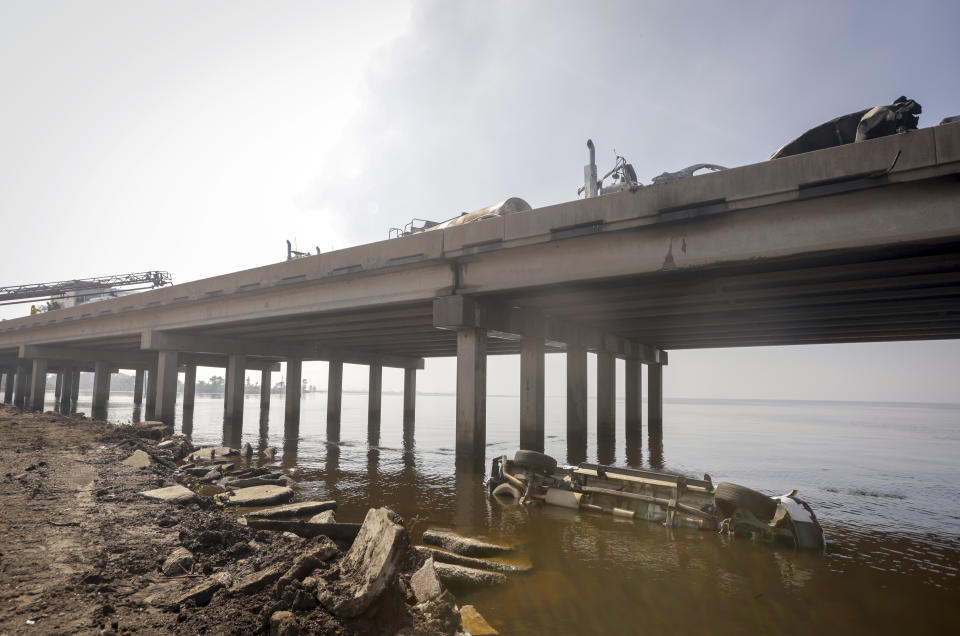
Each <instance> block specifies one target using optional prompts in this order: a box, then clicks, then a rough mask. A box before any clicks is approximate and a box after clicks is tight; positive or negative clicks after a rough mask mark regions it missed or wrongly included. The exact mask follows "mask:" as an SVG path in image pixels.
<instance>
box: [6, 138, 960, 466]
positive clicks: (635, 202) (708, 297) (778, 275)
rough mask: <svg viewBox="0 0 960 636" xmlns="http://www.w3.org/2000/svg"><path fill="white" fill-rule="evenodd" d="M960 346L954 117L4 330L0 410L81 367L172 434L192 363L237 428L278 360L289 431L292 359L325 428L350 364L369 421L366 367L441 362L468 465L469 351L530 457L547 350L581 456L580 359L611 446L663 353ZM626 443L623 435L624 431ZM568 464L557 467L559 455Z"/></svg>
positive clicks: (293, 427)
mask: <svg viewBox="0 0 960 636" xmlns="http://www.w3.org/2000/svg"><path fill="white" fill-rule="evenodd" d="M957 337H960V123H954V124H947V125H942V126H937V127H933V128H927V129H923V130H919V131H914V132H910V133H906V134H901V135H894V136H890V137H885V138H882V139H876V140H872V141H868V142H863V143H859V144H850V145H846V146H840V147H836V148H831V149H827V150H822V151H817V152H812V153H807V154H803V155H797V156H794V157H788V158H784V159H778V160H775V161H768V162H764V163H759V164H755V165H750V166H744V167H741V168H735V169H731V170H727V171H723V172H716V173H712V174H707V175H703V176H698V177H693V178H690V179H686V180H683V181H679V182H675V183H670V184H665V185H658V186H651V187H642V188H638V189H636V190H634V191H627V192H621V193H617V194H611V195H607V196H602V197H598V198H592V199H586V200H578V201H573V202H570V203H564V204H560V205H555V206H550V207H546V208H541V209H538V210H533V211H529V212H522V213H516V214H513V215H509V216H504V217H500V218H494V219H489V220H484V221H481V222H477V223H472V224H468V225H463V226H458V227H451V228H447V229H444V230H441V231H435V232H426V233H421V234H415V235H411V236H408V237H404V238H399V239H393V240H389V241H384V242H379V243H372V244H368V245H362V246H358V247H354V248H350V249H344V250H339V251H336V252H331V253H328V254H322V255H317V256H311V257H309V258H303V259H299V260H295V261H289V262H284V263H278V264H275V265H268V266H265V267H259V268H256V269H251V270H246V271H241V272H236V273H232V274H227V275H224V276H218V277H214V278H209V279H205V280H199V281H196V282H192V283H186V284H182V285H176V286H172V287H167V288H163V289H158V290H155V291H150V292H146V293H141V294H137V295H132V296H127V297H123V298H117V299H114V300H109V301H103V302H97V303H92V304H86V305H80V306H77V307H73V308H69V309H62V310H57V311H53V312H49V313H45V314H39V315H36V316H30V317H25V318H20V319H16V320H9V321H4V322H2V323H0V368H2V369H3V371H4V376H5V383H4V399H5V401H7V402H11V401H12V402H14V403H16V404H18V405H21V406H26V407H28V408H34V409H39V408H43V399H44V397H43V396H44V391H45V387H46V382H47V373H52V372H56V373H57V374H58V375H57V378H58V380H57V381H58V384H59V385H61V386H62V390H61V391H60V392H59V393H58V395H59V396H60V398H59V399H60V401H61V405H62V406H63V407H66V408H69V404H70V401H71V400H75V399H76V387H77V382H78V378H79V373H80V372H81V371H91V370H92V371H93V373H94V399H93V406H94V412H95V413H98V412H102V411H103V410H104V408H105V406H106V403H107V400H108V398H109V378H110V372H111V371H113V370H115V369H118V368H124V369H136V370H137V387H138V390H137V395H136V396H135V400H134V401H135V403H138V404H139V403H140V401H141V400H142V399H143V398H142V387H143V378H144V371H146V372H147V373H146V377H147V382H146V386H147V389H146V404H145V411H146V416H147V417H148V418H150V419H153V418H156V419H161V420H163V421H164V422H167V423H170V424H172V423H173V418H174V407H175V404H176V399H177V379H178V371H180V370H181V369H182V370H184V372H185V391H184V394H183V408H184V410H185V411H189V410H190V409H191V408H192V404H193V389H194V381H195V374H196V367H197V366H198V365H200V366H220V367H224V368H225V369H226V395H225V402H226V405H225V428H224V431H225V437H226V441H228V442H233V443H237V442H238V440H239V435H240V430H241V427H242V406H243V389H244V379H245V373H246V371H248V370H251V369H256V370H260V371H261V372H262V373H263V378H262V381H261V387H263V388H264V392H263V394H262V398H261V399H262V402H263V403H264V404H268V403H269V399H270V394H269V387H270V386H271V383H272V382H271V373H272V372H273V371H276V370H277V369H278V368H279V367H278V366H277V363H278V362H280V361H285V362H286V400H285V404H286V409H285V411H286V424H285V426H286V434H287V435H288V436H296V435H297V433H298V425H299V405H300V394H299V392H300V384H301V382H300V374H301V364H302V362H303V361H305V360H326V361H329V363H330V373H329V386H328V390H329V394H328V414H327V417H328V422H327V426H328V433H329V434H330V435H331V436H334V435H338V433H339V422H340V404H341V395H342V378H343V375H342V373H343V363H345V362H346V363H358V364H365V365H369V369H370V397H369V422H370V427H371V429H372V430H373V429H376V430H379V429H378V427H379V421H380V387H381V376H382V368H383V367H385V366H386V367H399V368H403V369H404V370H405V376H404V377H405V388H404V402H403V403H404V426H405V427H410V432H411V433H412V427H413V420H414V409H415V393H416V371H417V370H418V369H422V368H423V365H424V360H423V359H424V358H427V357H437V356H456V357H457V414H456V427H457V434H456V439H457V452H458V455H461V456H466V457H478V456H479V457H482V456H483V451H484V444H485V403H486V360H487V356H488V355H491V354H516V353H519V354H520V356H521V386H520V387H519V389H520V395H521V400H520V402H521V407H520V413H519V414H518V415H519V418H518V420H519V426H520V431H521V444H522V446H523V447H525V448H531V449H542V448H543V443H544V428H543V419H544V408H543V403H544V355H545V353H547V352H565V353H566V360H567V435H568V444H570V445H571V447H572V448H578V447H581V446H582V448H583V451H584V454H585V449H586V436H587V433H586V428H587V374H586V368H587V353H588V352H593V353H595V354H596V355H597V368H598V373H597V385H598V387H597V389H598V390H597V394H598V399H597V432H598V436H599V437H600V438H603V439H612V436H613V434H614V412H615V411H614V386H615V383H614V373H615V360H616V359H617V358H621V359H624V360H625V361H626V365H625V369H626V376H627V377H626V434H627V436H628V438H634V440H635V443H639V440H640V432H641V420H642V416H641V394H642V388H641V385H640V378H641V374H640V369H641V365H648V374H647V375H648V387H647V391H648V409H649V411H648V414H647V422H648V426H649V431H650V433H651V434H652V435H656V434H657V433H658V432H659V430H660V428H661V426H662V394H663V388H662V387H663V373H662V368H663V366H664V365H666V364H667V361H668V358H667V351H669V350H671V349H685V348H703V347H741V346H755V345H782V344H805V343H835V342H868V341H887V340H911V339H925V340H926V339H936V338H957ZM628 443H634V441H631V440H628ZM574 454H576V453H574Z"/></svg>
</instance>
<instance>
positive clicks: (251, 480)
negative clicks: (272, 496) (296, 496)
mask: <svg viewBox="0 0 960 636" xmlns="http://www.w3.org/2000/svg"><path fill="white" fill-rule="evenodd" d="M286 485H287V482H286V481H285V480H283V479H266V478H264V477H247V478H245V479H234V480H233V481H228V482H224V484H223V486H224V487H225V488H252V487H253V486H286Z"/></svg>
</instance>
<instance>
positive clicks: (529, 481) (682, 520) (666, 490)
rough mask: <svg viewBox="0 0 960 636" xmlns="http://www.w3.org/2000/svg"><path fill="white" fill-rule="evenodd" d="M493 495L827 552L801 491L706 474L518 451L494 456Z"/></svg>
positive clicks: (492, 467) (491, 473) (819, 530)
mask: <svg viewBox="0 0 960 636" xmlns="http://www.w3.org/2000/svg"><path fill="white" fill-rule="evenodd" d="M488 483H489V487H490V492H491V494H492V495H494V496H497V497H507V498H513V499H516V500H517V501H518V502H519V503H520V504H531V503H537V502H542V503H543V504H546V505H552V506H560V507H563V508H570V509H573V510H578V511H584V512H593V513H599V514H610V515H613V516H616V517H621V518H625V519H632V520H645V521H651V522H656V523H662V524H664V525H666V526H668V527H671V528H695V529H699V530H712V531H719V532H722V533H725V534H730V535H733V536H737V537H741V538H747V539H751V540H753V541H756V542H764V543H777V544H781V545H787V546H792V547H794V548H796V549H798V550H821V551H822V550H823V549H824V547H825V540H824V536H823V530H822V528H821V527H820V523H819V522H818V521H817V517H816V515H815V514H814V513H813V510H812V509H811V508H810V506H809V505H807V503H806V502H804V501H803V500H802V499H800V498H798V497H797V496H796V494H797V493H796V491H795V490H794V491H793V492H791V493H789V494H786V495H783V496H780V497H768V496H767V495H765V494H763V493H760V492H757V491H755V490H751V489H749V488H745V487H743V486H738V485H737V484H731V483H726V482H721V483H718V484H716V485H714V484H713V482H712V481H711V479H710V476H709V475H704V476H703V479H694V478H691V477H685V476H683V475H678V474H673V473H667V472H655V471H650V470H640V469H635V468H618V467H614V466H604V465H600V464H588V463H583V464H580V465H579V466H561V465H558V464H557V462H556V460H554V459H553V458H552V457H550V456H548V455H544V454H543V453H538V452H535V451H529V450H520V451H517V453H516V455H514V457H513V459H510V458H508V457H507V456H506V455H504V456H502V457H497V458H494V459H493V461H492V462H491V466H490V479H489V482H488Z"/></svg>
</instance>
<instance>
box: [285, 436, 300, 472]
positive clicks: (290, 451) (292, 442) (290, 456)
mask: <svg viewBox="0 0 960 636" xmlns="http://www.w3.org/2000/svg"><path fill="white" fill-rule="evenodd" d="M299 447H300V438H298V437H285V438H283V458H282V460H281V466H283V467H284V468H286V469H289V470H293V469H294V468H296V467H297V453H298V451H299Z"/></svg>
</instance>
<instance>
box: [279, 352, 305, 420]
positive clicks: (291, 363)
mask: <svg viewBox="0 0 960 636" xmlns="http://www.w3.org/2000/svg"><path fill="white" fill-rule="evenodd" d="M302 377H303V361H302V360H287V384H286V396H285V398H284V418H283V420H284V435H285V436H286V437H288V438H289V437H298V436H299V435H300V380H301V378H302Z"/></svg>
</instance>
